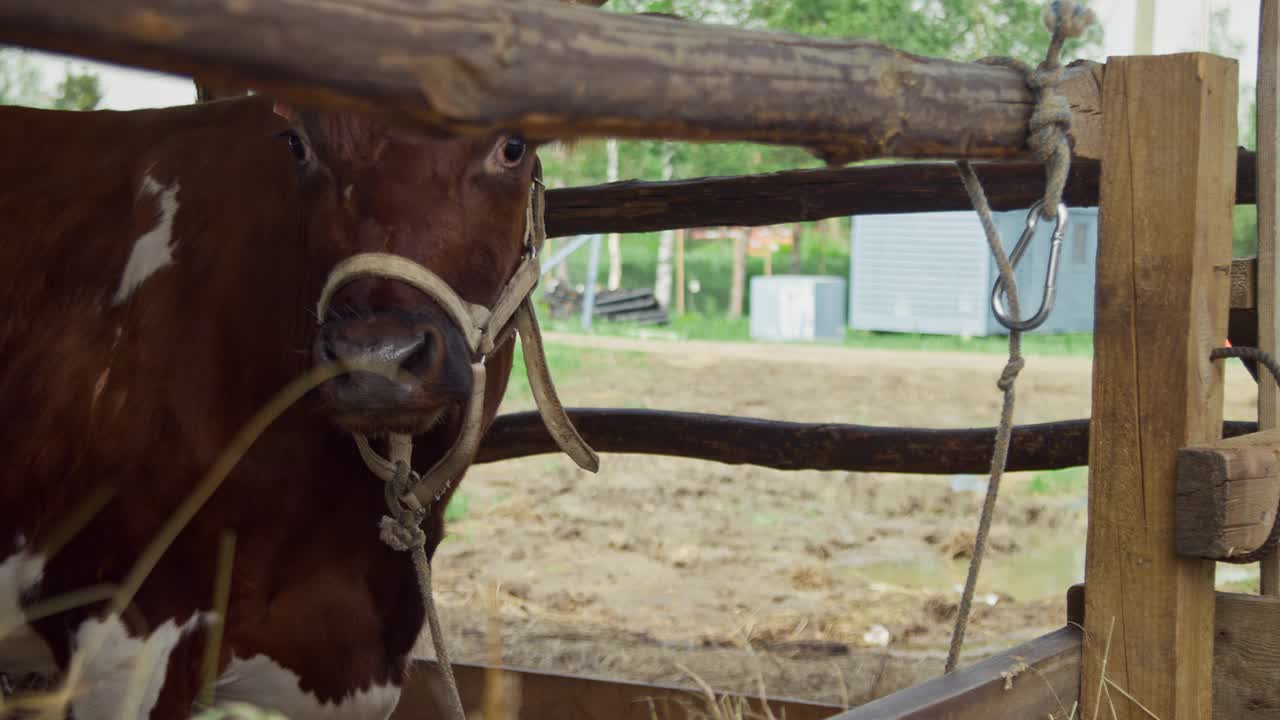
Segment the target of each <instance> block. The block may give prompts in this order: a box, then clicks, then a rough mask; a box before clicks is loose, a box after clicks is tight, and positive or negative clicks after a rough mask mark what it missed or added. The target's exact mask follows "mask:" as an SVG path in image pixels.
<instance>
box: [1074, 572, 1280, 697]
mask: <svg viewBox="0 0 1280 720" xmlns="http://www.w3.org/2000/svg"><path fill="white" fill-rule="evenodd" d="M1084 597H1085V591H1084V586H1083V585H1076V586H1072V588H1071V590H1070V591H1069V592H1068V594H1067V603H1068V613H1070V612H1071V610H1072V608H1073V606H1074V607H1078V608H1081V609H1083V608H1084V607H1085V606H1086V605H1087V603H1086V602H1085V599H1084ZM1071 622H1076V623H1083V622H1084V618H1083V616H1081V617H1079V618H1078V619H1073V620H1071ZM1213 622H1214V624H1213V627H1214V644H1213V717H1214V718H1218V719H1219V720H1227V719H1229V720H1275V718H1276V717H1277V715H1280V683H1277V682H1276V677H1277V676H1280V633H1277V628H1280V598H1272V597H1263V596H1258V595H1243V594H1239V593H1227V592H1217V593H1214V621H1213ZM1101 716H1102V717H1110V715H1109V714H1108V712H1107V711H1106V710H1104V711H1103V713H1102V715H1101ZM1076 717H1081V715H1080V714H1079V713H1077V714H1076Z"/></svg>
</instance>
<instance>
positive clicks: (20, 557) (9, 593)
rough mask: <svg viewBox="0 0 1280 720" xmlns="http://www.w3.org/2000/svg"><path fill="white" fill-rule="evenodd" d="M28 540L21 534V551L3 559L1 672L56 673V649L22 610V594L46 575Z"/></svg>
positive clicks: (0, 573)
mask: <svg viewBox="0 0 1280 720" xmlns="http://www.w3.org/2000/svg"><path fill="white" fill-rule="evenodd" d="M26 544H27V543H26V539H25V538H23V537H22V536H19V537H18V551H17V552H16V553H14V554H13V555H10V556H9V557H7V558H5V560H4V562H0V673H4V674H6V675H10V676H13V677H21V676H23V675H26V674H28V673H36V674H40V675H53V674H56V673H57V671H58V666H57V663H56V661H55V660H54V657H53V653H52V652H51V651H50V649H49V645H48V644H47V643H45V641H44V639H43V638H41V637H40V636H39V635H38V634H37V633H36V631H35V630H33V629H31V626H30V625H28V624H27V619H26V616H25V614H24V613H23V611H22V596H23V594H24V593H27V592H29V591H31V590H33V589H35V588H36V587H37V586H38V585H39V584H40V579H41V578H42V577H43V576H44V558H43V557H41V556H39V555H36V554H33V553H32V552H31V551H30V550H28V549H27V548H26Z"/></svg>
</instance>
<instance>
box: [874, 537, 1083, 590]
mask: <svg viewBox="0 0 1280 720" xmlns="http://www.w3.org/2000/svg"><path fill="white" fill-rule="evenodd" d="M855 570H856V571H857V573H858V574H859V575H862V576H863V577H866V578H867V579H869V580H872V581H875V582H883V583H886V584H889V585H896V586H899V587H906V588H909V589H912V590H925V591H929V592H938V593H950V592H957V591H958V588H960V587H962V586H963V585H964V579H965V574H966V573H967V572H968V571H969V561H968V560H967V559H966V560H948V559H946V558H944V557H942V556H940V555H938V554H930V555H926V556H924V557H920V558H912V559H911V560H909V561H907V562H884V563H874V564H871V565H863V566H860V567H856V568H855ZM1083 581H1084V543H1083V542H1078V543H1057V544H1052V545H1044V546H1039V547H1033V548H1027V549H1024V550H1022V551H1020V552H1018V553H1017V554H1014V555H989V556H987V557H986V558H984V559H983V562H982V574H981V575H980V576H979V577H978V591H979V592H982V593H990V592H1000V593H1005V594H1008V595H1011V596H1013V598H1014V599H1016V600H1023V601H1027V600H1040V599H1043V598H1048V597H1059V596H1062V597H1065V596H1066V592H1067V587H1068V586H1070V585H1073V584H1075V583H1078V582H1083Z"/></svg>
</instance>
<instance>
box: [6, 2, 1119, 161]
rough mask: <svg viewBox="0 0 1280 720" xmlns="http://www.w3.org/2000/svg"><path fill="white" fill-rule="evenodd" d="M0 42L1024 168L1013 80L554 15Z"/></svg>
mask: <svg viewBox="0 0 1280 720" xmlns="http://www.w3.org/2000/svg"><path fill="white" fill-rule="evenodd" d="M0 44H9V45H20V46H25V47H30V48H36V49H41V50H48V51H54V52H63V53H70V54H74V55H80V56H82V57H88V58H92V59H97V60H102V61H107V62H112V63H119V64H124V65H133V66H138V67H143V68H149V69H152V70H159V71H164V72H170V73H177V74H180V75H185V76H195V75H198V76H200V77H201V78H202V82H206V83H210V84H218V85H223V86H231V87H251V88H254V89H255V90H257V91H260V92H263V93H264V94H270V95H273V96H275V97H277V98H279V99H281V100H284V101H287V102H293V103H297V104H301V105H321V106H326V107H334V108H339V107H350V108H363V109H374V108H384V109H386V110H388V111H390V112H393V113H396V114H399V115H400V116H402V117H404V118H405V119H410V120H413V121H415V122H417V123H424V124H426V125H428V126H430V127H433V128H438V129H442V130H450V131H457V132H477V131H485V132H496V131H499V130H502V129H506V130H516V131H521V132H523V133H525V134H526V135H528V136H529V137H531V138H534V139H553V138H569V137H585V136H594V137H634V138H658V137H662V138H670V139H681V140H694V141H735V140H737V141H749V142H762V143H780V144H787V145H795V146H801V147H806V148H809V149H811V150H812V151H813V152H815V154H817V155H819V156H820V157H822V158H824V159H826V160H828V161H829V162H831V163H832V164H844V163H848V162H852V161H854V160H859V159H867V158H877V157H928V158H971V159H983V158H987V159H990V158H1009V157H1024V158H1025V157H1026V156H1027V149H1026V135H1027V122H1028V119H1029V118H1030V116H1031V111H1032V109H1033V106H1034V102H1035V101H1034V98H1033V97H1032V95H1031V92H1030V90H1029V89H1028V88H1027V86H1026V82H1025V80H1024V78H1023V77H1022V75H1021V74H1019V73H1018V72H1017V71H1016V70H1014V69H1010V68H1004V67H996V66H992V65H983V64H978V63H966V62H955V61H951V60H941V59H931V58H924V57H919V56H916V55H910V54H906V53H902V52H899V51H897V50H893V49H890V48H887V47H885V46H883V45H880V44H878V43H874V42H869V41H861V40H835V39H831V38H806V37H803V36H799V35H793V34H785V33H777V32H763V31H754V30H739V29H734V28H729V27H724V26H717V25H703V24H698V23H693V22H686V21H680V20H674V19H671V18H666V17H654V16H638V15H629V14H624V13H611V12H606V11H603V10H599V9H595V8H591V7H584V6H581V5H575V4H569V3H550V2H521V3H513V2H510V1H509V0H435V1H434V2H431V3H421V2H416V1H415V0H349V1H347V2H341V3H337V2H326V3H310V2H300V1H299V0H253V1H252V2H228V1H227V0H100V1H99V2H76V3H68V2H49V1H48V0H0ZM1100 73H1101V67H1100V66H1099V65H1098V64H1097V63H1089V62H1082V63H1077V64H1073V65H1072V66H1071V67H1070V68H1069V69H1068V71H1067V75H1066V78H1065V80H1064V83H1063V85H1062V86H1061V90H1062V92H1063V94H1064V95H1065V96H1066V97H1067V98H1068V100H1069V101H1070V103H1071V105H1072V108H1073V114H1074V120H1073V125H1072V130H1073V135H1074V152H1075V153H1076V154H1077V155H1079V156H1081V157H1097V156H1098V152H1097V148H1098V147H1099V145H1100V143H1099V139H1100V137H1101V121H1102V120H1101V117H1100V114H1099V108H1100V102H1099V99H1100V90H1101V79H1100ZM815 98H821V102H815ZM694 100H696V101H694Z"/></svg>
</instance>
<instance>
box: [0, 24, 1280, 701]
mask: <svg viewBox="0 0 1280 720" xmlns="http://www.w3.org/2000/svg"><path fill="white" fill-rule="evenodd" d="M590 4H598V3H586V5H590ZM1278 4H1280V0H1263V1H1262V12H1261V22H1260V32H1261V42H1260V43H1259V48H1260V63H1259V84H1258V139H1259V143H1258V148H1259V150H1258V154H1257V156H1256V157H1255V156H1254V155H1252V154H1249V153H1245V152H1243V151H1241V150H1239V149H1238V148H1237V147H1236V146H1235V142H1236V107H1235V105H1236V99H1237V67H1236V64H1235V62H1234V61H1231V60H1228V59H1225V58H1221V57H1216V56H1213V55H1209V54H1202V53H1187V54H1178V55H1170V56H1161V57H1122V58H1111V59H1109V60H1108V61H1107V63H1106V64H1105V66H1103V65H1098V64H1095V63H1075V64H1073V65H1072V66H1071V67H1070V68H1069V70H1068V72H1067V76H1068V79H1067V82H1066V84H1065V86H1064V91H1065V93H1066V94H1067V95H1068V98H1069V100H1070V103H1071V107H1072V111H1073V114H1074V125H1073V134H1074V137H1073V148H1074V153H1075V155H1076V160H1075V163H1074V167H1073V175H1072V177H1071V182H1070V184H1069V185H1068V188H1067V194H1066V198H1065V199H1066V202H1067V203H1069V204H1095V203H1096V204H1097V205H1099V206H1100V207H1101V208H1102V212H1101V213H1100V217H1101V224H1100V237H1101V239H1100V242H1099V255H1098V264H1097V267H1098V278H1097V296H1096V313H1095V318H1096V319H1095V323H1096V327H1095V356H1094V369H1093V403H1092V408H1093V410H1092V411H1093V417H1092V418H1091V419H1090V420H1087V421H1085V420H1081V421H1076V422H1069V423H1056V424H1050V425H1041V426H1027V427H1023V428H1020V429H1019V431H1018V432H1016V433H1015V434H1014V438H1013V451H1012V455H1011V458H1010V468H1011V469H1034V468H1055V467H1069V466H1075V465H1085V464H1087V465H1088V466H1089V467H1090V479H1089V509H1088V511H1089V526H1088V538H1087V559H1086V577H1085V584H1084V586H1083V587H1078V588H1074V589H1072V591H1071V594H1070V598H1071V601H1070V602H1069V606H1070V608H1071V610H1070V613H1069V617H1068V618H1066V619H1064V623H1063V627H1062V628H1061V629H1059V630H1056V631H1054V632H1053V633H1050V634H1048V635H1046V636H1044V637H1041V638H1039V639H1036V640H1034V641H1032V642H1030V643H1027V644H1024V645H1021V646H1019V647H1016V648H1012V649H1010V650H1009V651H1007V652H1005V653H1003V654H1001V655H997V656H995V657H992V658H988V659H986V660H983V661H982V662H979V663H975V664H973V665H971V666H968V667H962V668H961V669H960V670H959V671H957V672H955V673H953V674H951V675H947V676H944V677H940V678H937V679H935V680H931V681H929V682H926V683H924V684H922V685H920V686H917V687H914V688H910V689H907V690H905V691H902V692H899V693H896V694H894V695H891V696H888V697H886V698H883V699H881V700H878V701H876V702H873V703H871V704H868V705H865V706H863V707H860V708H857V709H854V710H851V711H847V712H843V713H840V712H839V711H838V710H837V709H835V708H830V707H824V706H819V705H813V704H807V703H800V702H794V701H782V700H779V701H776V702H775V703H774V705H775V706H776V708H778V709H779V710H780V709H782V708H786V709H787V717H789V718H820V717H838V718H842V719H844V720H855V719H857V720H863V719H868V718H926V717H928V718H933V717H945V718H993V717H1001V718H1003V717H1009V718H1041V719H1043V718H1046V717H1053V718H1059V719H1061V718H1068V717H1074V718H1090V719H1092V718H1094V717H1097V716H1098V715H1099V713H1101V715H1102V716H1103V717H1114V718H1120V719H1126V718H1141V717H1156V718H1160V719H1161V720H1176V719H1179V718H1211V717H1213V718H1253V717H1257V718H1262V717H1276V716H1277V713H1280V684H1277V683H1276V682H1275V678H1276V677H1277V674H1278V673H1280V629H1277V628H1280V598H1277V597H1275V596H1276V595H1277V594H1280V562H1278V561H1277V559H1276V555H1275V554H1274V553H1270V554H1268V555H1267V556H1266V557H1264V558H1263V559H1262V577H1263V591H1264V594H1265V595H1266V596H1265V597H1254V596H1245V595H1237V594H1225V593H1218V592H1215V589H1214V562H1215V561H1217V560H1224V559H1235V558H1239V557H1240V556H1241V555H1243V554H1247V553H1250V552H1253V551H1255V550H1257V549H1258V548H1259V547H1260V546H1261V545H1262V544H1263V541H1264V540H1265V539H1266V538H1267V537H1268V536H1269V535H1270V534H1271V530H1272V528H1273V527H1274V526H1275V521H1276V514H1277V510H1278V509H1280V435H1277V434H1276V433H1277V432H1280V430H1276V428H1277V420H1278V418H1277V412H1278V409H1280V396H1278V395H1277V389H1276V385H1275V383H1274V382H1273V381H1272V380H1271V379H1270V377H1269V376H1268V374H1267V373H1266V372H1265V371H1260V372H1258V376H1259V380H1260V392H1259V419H1258V423H1256V424H1252V423H1226V424H1224V423H1223V421H1222V373H1223V364H1222V363H1221V362H1215V361H1212V360H1210V357H1209V353H1210V351H1211V350H1213V349H1214V348H1218V347H1221V346H1222V345H1223V344H1224V341H1226V340H1227V339H1228V337H1230V340H1231V342H1232V344H1234V345H1250V346H1257V347H1259V348H1261V349H1263V350H1265V351H1268V352H1271V353H1275V352H1276V350H1277V347H1276V345H1277V343H1276V340H1277V333H1278V331H1280V313H1277V308H1278V306H1280V292H1278V291H1280V272H1277V270H1278V269H1277V267H1276V263H1277V233H1278V232H1280V231H1278V229H1277V227H1278V225H1277V209H1278V208H1280V183H1278V182H1277V150H1278V148H1280V125H1278V124H1277V118H1280V99H1278V98H1277V92H1276V81H1277V72H1278V70H1280V13H1278V12H1277V5H1278ZM286 29H287V32H284V30H286ZM0 42H3V43H9V44H16V45H22V46H27V47H31V48H36V49H42V50H50V51H56V52H64V53H71V54H76V55H81V56H85V57H89V58H94V59H98V60H104V61H109V62H116V63H123V64H127V65H133V66H138V67H142V68H148V69H154V70H161V71H168V72H177V73H182V74H186V75H191V76H195V77H198V78H201V80H202V82H204V83H207V84H208V85H209V86H221V87H249V86H251V87H255V88H258V89H261V90H263V91H265V92H269V93H272V94H274V95H276V96H278V97H280V98H281V99H282V100H286V101H289V102H294V103H297V104H301V105H305V104H315V105H322V106H333V107H355V108H379V109H384V110H389V111H391V112H394V113H397V114H398V115H399V116H400V117H401V118H402V119H403V120H404V121H406V122H409V123H418V124H422V125H426V126H429V127H432V128H436V129H442V130H448V131H454V132H475V131H482V130H488V129H491V128H496V127H503V128H507V129H510V130H519V131H522V132H524V133H526V134H528V135H530V136H531V137H535V138H539V139H552V138H562V137H573V136H591V135H594V136H622V137H636V138H667V139H675V140H686V141H709V140H719V141H727V140H741V141H752V142H762V143H778V144H787V145H793V146H799V147H805V148H809V149H810V150H811V151H813V152H814V153H816V154H818V155H819V156H821V157H823V158H825V159H827V160H828V161H830V162H831V163H832V164H833V165H839V164H843V163H846V162H849V161H852V160H858V159H867V158H887V157H897V158H927V159H934V160H939V159H940V160H959V159H968V160H975V161H978V160H980V161H988V162H984V163H982V164H980V165H979V166H978V173H979V176H980V177H981V178H982V180H983V182H984V184H985V185H986V187H987V190H988V192H989V194H990V195H991V197H992V201H993V205H994V206H995V207H996V208H997V209H1001V208H1021V207H1025V206H1026V205H1028V204H1029V203H1030V202H1031V201H1032V200H1034V199H1036V198H1037V197H1039V193H1040V182H1041V181H1042V177H1043V170H1042V168H1041V167H1040V166H1039V165H1036V164H1032V163H1029V162H1028V161H1027V155H1026V153H1027V151H1026V147H1025V139H1026V127H1027V120H1028V116H1029V115H1030V113H1031V109H1032V107H1033V105H1034V98H1033V97H1032V95H1031V93H1030V92H1029V91H1028V89H1027V87H1026V85H1025V82H1024V80H1023V78H1022V77H1021V76H1020V75H1019V74H1018V73H1017V72H1016V71H1014V70H1011V69H1008V68H1001V67H994V66H990V65H983V64H977V63H961V62H952V61H948V60H939V59H930V58H921V57H916V56H910V55H905V54H902V53H898V52H896V51H894V50H892V49H890V48H885V47H883V46H881V45H878V44H875V43H869V42H862V41H843V42H840V41H832V40H825V39H824V40H818V39H813V38H805V37H800V36H795V35H786V34H778V33H761V32H750V31H741V30H734V29H728V28H722V27H710V26H701V25H698V24H694V23H686V22H680V21H675V20H671V19H666V18H657V17H632V16H623V15H618V14H612V13H605V12H603V11H600V10H597V9H594V8H591V7H586V6H582V5H574V4H560V3H552V2H540V1H530V2H524V3H511V2H507V1H505V0H435V1H434V2H431V3H426V4H423V3H410V2H407V0H406V1H402V0H376V1H375V0H351V1H350V2H346V3H320V4H309V5H305V7H303V8H301V9H300V8H299V5H298V3H297V2H294V1H291V0H253V2H223V0H99V2H95V3H51V2H48V1H47V0H0ZM691 94H696V95H697V96H698V97H700V98H701V99H702V101H701V102H698V103H688V102H686V98H687V97H689V96H690V95H691ZM818 97H820V98H821V99H822V102H820V103H816V102H813V100H814V98H818ZM798 198H802V199H803V200H804V201H803V202H798V201H797V199H798ZM1254 202H1256V204H1257V205H1258V211H1259V212H1258V216H1259V223H1258V227H1259V249H1258V257H1257V258H1256V259H1253V260H1249V261H1238V262H1234V263H1233V262H1232V258H1231V251H1230V248H1231V231H1232V223H1231V210H1232V206H1233V204H1234V203H1254ZM548 203H549V208H548V213H547V221H548V227H549V229H550V231H551V234H553V235H557V234H558V235H564V234H575V233H585V232H634V231H649V230H659V229H668V228H686V227H698V226H711V225H720V224H736V225H744V224H745V225H752V224H755V225H759V224H772V223H781V222H793V221H800V220H812V219H818V218H822V217H832V216H837V215H847V214H855V213H892V212H915V211H921V210H943V209H966V208H968V207H969V204H968V200H967V197H966V196H965V195H964V194H963V192H962V190H961V189H960V184H959V181H958V177H957V175H956V174H955V171H954V167H953V166H952V165H950V164H949V163H924V164H909V165H904V166H895V167H882V168H872V169H866V168H858V169H837V168H832V169H826V170H812V171H798V172H791V173H778V174H773V175H767V176H759V177H746V178H711V179H702V180H692V181H680V182H673V183H617V184H612V185H607V186H599V187H594V188H571V189H555V190H552V191H551V192H550V193H549V194H548ZM573 414H574V419H575V421H577V423H578V425H579V427H580V428H581V430H582V432H583V435H584V436H585V437H586V438H587V439H588V440H589V441H590V442H591V443H593V444H594V445H595V446H596V447H598V448H599V449H601V450H603V451H606V452H640V453H661V454H675V455H681V456H685V457H698V458H704V459H709V460H715V461H719V462H727V463H754V464H759V465H765V466H769V467H776V468H789V469H797V468H805V467H808V468H817V469H844V470H882V471H884V470H888V471H897V472H915V473H919V472H925V473H951V472H981V471H983V470H985V469H986V464H987V462H988V461H989V456H990V453H991V436H992V434H993V433H992V431H991V430H990V429H979V430H964V431H939V430H918V429H904V428H896V429H895V428H865V427H857V426H835V425H829V424H822V425H803V424H795V423H773V422H769V421H765V420H757V419H748V418H725V417H719V416H705V415H695V414H687V413H656V412H647V411H618V410H578V411H575V412H574V413H573ZM1224 436H1227V437H1230V439H1229V440H1224V439H1223V438H1224ZM550 450H551V444H550V440H549V438H547V437H546V435H545V432H543V431H541V430H540V429H539V428H538V426H537V424H536V423H535V422H534V421H533V419H532V418H531V417H529V416H507V417H504V418H502V419H501V420H500V421H499V422H498V423H497V424H496V425H495V426H494V428H493V429H492V430H491V432H490V434H489V436H488V437H487V439H486V444H485V446H484V449H483V450H482V453H481V458H480V460H481V461H482V462H492V461H499V460H503V459H507V458H512V457H520V456H525V455H530V454H536V453H540V452H548V451H550ZM507 671H508V672H512V673H516V671H511V670H509V669H508V670H507ZM458 672H459V678H460V680H461V684H462V691H463V697H464V698H467V702H468V704H469V705H471V706H473V707H474V706H476V705H477V704H478V702H479V701H478V697H479V693H480V692H481V688H482V686H483V682H484V679H485V678H486V677H487V674H486V672H485V669H484V668H481V667H477V666H459V668H458ZM516 674H518V675H519V677H520V680H521V685H522V688H523V698H524V705H523V707H522V711H521V714H520V717H522V718H558V719H560V718H574V717H581V718H597V717H599V718H606V717H608V718H627V717H648V716H649V715H648V714H647V713H648V709H647V706H644V710H643V712H639V714H637V713H638V711H637V708H639V707H641V705H642V703H640V702H639V701H640V700H641V699H643V698H653V699H654V702H661V703H667V704H668V706H669V707H671V708H674V707H676V705H678V703H676V701H675V699H674V698H676V697H677V696H680V695H682V694H685V695H687V691H686V690H682V689H676V688H665V687H652V686H640V685H634V684H628V683H619V682H614V681H609V680H605V679H592V678H573V677H564V676H557V675H552V674H547V673H532V672H519V673H516ZM415 677H416V678H417V680H415V684H412V685H411V686H410V687H409V689H408V691H407V692H406V696H405V699H404V702H403V704H402V706H401V708H400V709H399V710H398V712H397V717H403V718H409V717H423V716H426V715H428V710H429V708H430V706H431V700H430V697H431V688H430V687H429V685H428V684H429V682H430V680H429V678H432V677H433V674H432V673H415ZM673 717H679V715H673Z"/></svg>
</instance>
